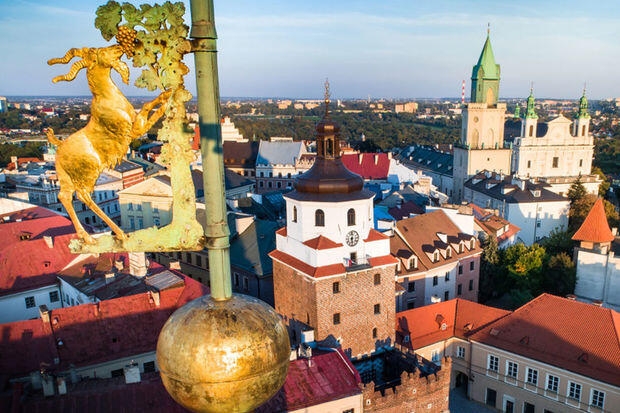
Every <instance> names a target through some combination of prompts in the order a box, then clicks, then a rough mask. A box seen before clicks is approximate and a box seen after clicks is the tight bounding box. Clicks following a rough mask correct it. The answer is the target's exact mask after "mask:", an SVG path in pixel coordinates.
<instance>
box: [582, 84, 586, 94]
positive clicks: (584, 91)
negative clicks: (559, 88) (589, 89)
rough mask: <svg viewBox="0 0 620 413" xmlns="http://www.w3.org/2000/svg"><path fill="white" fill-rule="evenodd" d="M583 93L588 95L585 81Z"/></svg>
mask: <svg viewBox="0 0 620 413" xmlns="http://www.w3.org/2000/svg"><path fill="white" fill-rule="evenodd" d="M583 95H584V96H585V95H586V82H583Z"/></svg>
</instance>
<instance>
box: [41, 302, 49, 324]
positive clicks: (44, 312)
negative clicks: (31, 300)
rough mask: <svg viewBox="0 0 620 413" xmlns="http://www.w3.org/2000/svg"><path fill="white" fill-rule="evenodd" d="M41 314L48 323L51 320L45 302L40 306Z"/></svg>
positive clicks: (42, 318)
mask: <svg viewBox="0 0 620 413" xmlns="http://www.w3.org/2000/svg"><path fill="white" fill-rule="evenodd" d="M39 316H40V317H41V321H43V322H44V323H46V324H47V323H49V322H50V311H49V310H48V309H47V306H46V305H45V304H43V305H40V306H39Z"/></svg>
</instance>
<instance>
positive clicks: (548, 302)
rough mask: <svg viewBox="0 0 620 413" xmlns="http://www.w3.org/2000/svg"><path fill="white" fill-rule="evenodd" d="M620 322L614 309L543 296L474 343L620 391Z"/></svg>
mask: <svg viewBox="0 0 620 413" xmlns="http://www.w3.org/2000/svg"><path fill="white" fill-rule="evenodd" d="M619 321H620V319H619V316H618V313H617V312H616V311H614V310H611V309H609V308H602V307H598V306H596V305H593V304H587V303H582V302H579V301H574V300H569V299H566V298H562V297H557V296H554V295H551V294H542V295H540V296H538V297H537V298H535V299H534V300H532V301H530V302H529V303H527V304H525V305H523V306H522V307H520V308H518V309H517V310H515V311H514V312H513V313H512V314H509V315H507V316H506V317H504V318H502V319H500V320H498V321H496V322H494V323H492V324H490V325H488V326H486V327H485V328H483V329H482V330H480V331H478V332H476V333H475V334H474V335H472V336H471V340H472V341H476V342H480V343H484V344H486V345H489V346H493V347H496V348H500V349H503V350H505V351H509V352H511V353H514V354H518V355H521V356H523V357H527V358H530V359H533V360H538V361H540V362H543V363H546V364H550V365H553V366H557V367H559V368H563V369H565V370H569V371H572V372H575V373H577V374H581V375H583V376H586V377H591V378H593V379H595V380H600V381H603V382H606V383H610V384H613V385H615V386H620V326H619V325H618V322H619ZM491 332H493V333H492V334H491Z"/></svg>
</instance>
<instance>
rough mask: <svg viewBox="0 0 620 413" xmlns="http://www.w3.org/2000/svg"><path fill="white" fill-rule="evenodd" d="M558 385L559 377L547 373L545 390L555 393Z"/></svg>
mask: <svg viewBox="0 0 620 413" xmlns="http://www.w3.org/2000/svg"><path fill="white" fill-rule="evenodd" d="M559 385H560V378H559V377H557V376H553V375H551V374H548V375H547V391H550V392H553V393H557V392H558V387H559Z"/></svg>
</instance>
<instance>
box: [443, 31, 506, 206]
mask: <svg viewBox="0 0 620 413" xmlns="http://www.w3.org/2000/svg"><path fill="white" fill-rule="evenodd" d="M499 81H500V67H499V65H498V64H497V63H495V56H494V55H493V48H492V47H491V37H490V33H489V32H488V31H487V38H486V41H485V42H484V46H483V47H482V52H481V53H480V57H479V58H478V63H476V65H475V66H474V68H473V70H472V75H471V99H470V102H469V103H467V104H466V105H465V108H464V109H463V123H462V127H461V139H460V142H459V143H458V144H457V145H455V147H454V163H453V180H454V189H453V193H452V197H453V200H454V201H456V202H460V201H462V200H463V185H464V183H465V181H466V180H468V179H469V178H471V177H472V176H474V175H475V174H476V173H477V172H480V171H482V170H488V171H495V172H502V173H510V154H511V150H510V149H509V148H504V121H505V117H506V104H505V103H499V102H498V98H499Z"/></svg>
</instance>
